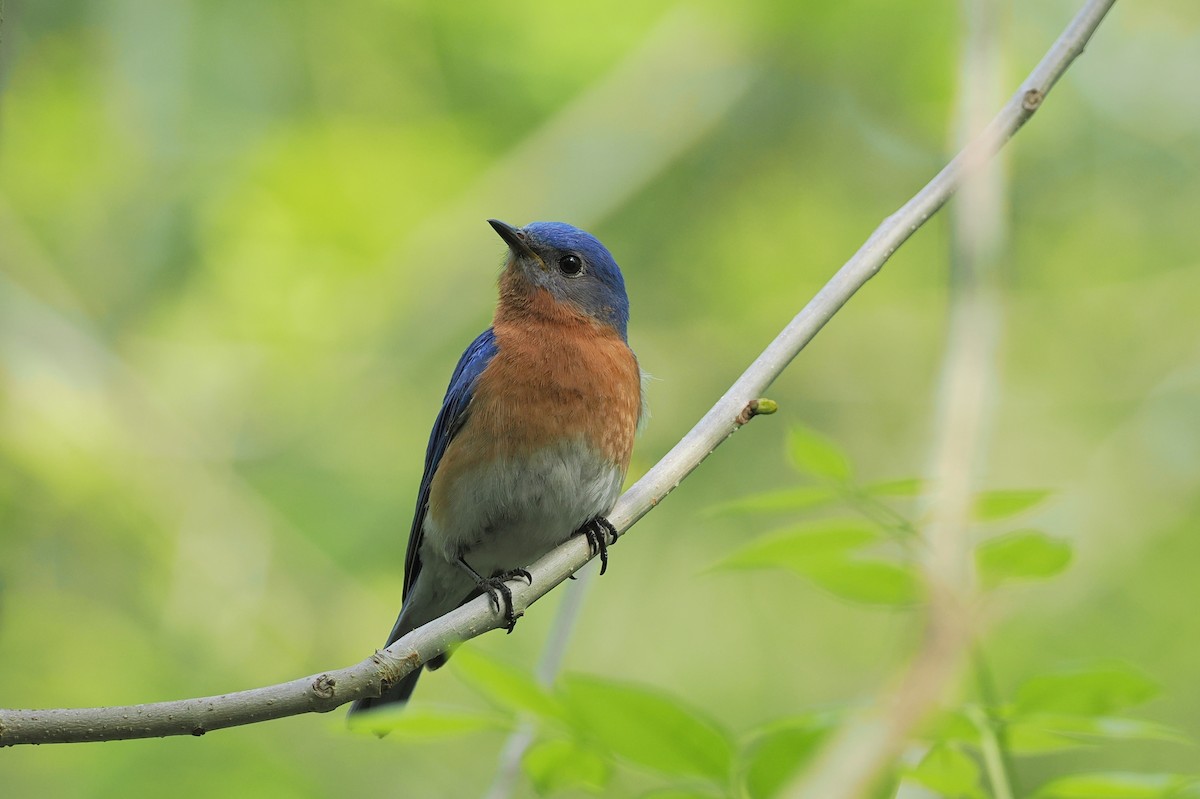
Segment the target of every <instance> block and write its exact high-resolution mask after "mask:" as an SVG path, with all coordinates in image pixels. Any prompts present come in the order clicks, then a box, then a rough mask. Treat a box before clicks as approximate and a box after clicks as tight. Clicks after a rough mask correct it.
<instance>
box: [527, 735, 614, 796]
mask: <svg viewBox="0 0 1200 799" xmlns="http://www.w3.org/2000/svg"><path fill="white" fill-rule="evenodd" d="M521 766H522V768H524V769H525V773H526V774H527V775H528V776H529V781H530V782H532V783H533V787H534V788H535V789H536V790H537V792H538V793H539V794H542V795H543V796H545V795H548V794H552V793H556V792H558V791H564V790H572V789H583V790H585V791H591V792H592V793H600V792H601V791H603V790H604V789H605V787H607V785H608V781H609V779H610V778H611V777H612V769H611V768H610V767H609V765H608V762H607V761H605V759H604V758H602V757H601V756H600V755H598V754H596V753H595V752H594V751H592V750H591V749H587V748H585V747H582V746H580V745H579V744H577V743H574V742H572V741H557V740H556V741H539V742H538V743H536V744H534V745H533V746H531V747H530V748H529V751H528V752H526V753H525V757H524V758H523V759H522V760H521Z"/></svg>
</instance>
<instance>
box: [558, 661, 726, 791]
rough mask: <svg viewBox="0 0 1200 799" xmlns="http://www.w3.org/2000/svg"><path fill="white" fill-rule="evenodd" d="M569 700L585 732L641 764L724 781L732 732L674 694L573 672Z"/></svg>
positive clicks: (582, 731) (581, 728) (619, 753)
mask: <svg viewBox="0 0 1200 799" xmlns="http://www.w3.org/2000/svg"><path fill="white" fill-rule="evenodd" d="M566 701H567V704H568V706H569V707H570V709H571V710H572V711H573V712H574V714H575V716H576V718H577V721H578V727H577V732H578V733H579V734H580V735H584V736H587V737H589V738H590V739H592V740H594V741H596V742H597V743H599V744H600V745H602V746H604V747H606V748H607V749H609V750H611V751H612V752H613V753H615V754H617V755H620V756H621V757H623V758H625V759H627V760H629V761H631V762H633V763H637V764H638V765H642V766H646V767H647V768H651V769H654V770H656V771H660V772H663V773H666V774H676V775H685V776H696V777H704V778H706V779H710V780H714V781H716V782H719V783H722V784H724V783H725V782H727V781H728V779H729V772H730V769H731V766H732V762H733V743H732V741H731V739H730V736H729V733H728V732H726V731H725V729H724V728H722V727H721V726H720V725H718V724H717V723H716V722H714V721H712V720H711V719H709V718H708V717H707V716H706V715H704V714H703V713H702V712H701V711H698V710H696V709H694V708H692V707H690V706H688V705H687V704H685V703H684V702H681V701H679V700H678V699H676V698H675V697H673V696H670V695H669V694H666V693H663V692H661V691H657V690H654V689H651V688H645V687H642V686H638V685H631V684H629V683H619V682H614V681H609V680H600V679H597V678H594V677H583V676H573V677H571V678H569V679H568V680H567V681H566Z"/></svg>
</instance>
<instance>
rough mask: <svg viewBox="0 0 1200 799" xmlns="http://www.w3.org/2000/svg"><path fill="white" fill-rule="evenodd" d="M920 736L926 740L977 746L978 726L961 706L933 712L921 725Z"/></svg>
mask: <svg viewBox="0 0 1200 799" xmlns="http://www.w3.org/2000/svg"><path fill="white" fill-rule="evenodd" d="M920 737H921V738H922V739H923V740H926V741H938V742H942V743H949V742H954V743H960V744H969V745H971V746H975V747H978V746H979V728H978V727H976V726H975V722H973V721H972V720H971V719H970V717H969V716H967V713H966V712H965V709H963V708H955V709H952V710H943V711H940V712H938V713H935V714H934V715H933V717H932V718H930V719H929V721H927V722H926V723H925V725H924V726H923V729H922V731H921V735H920Z"/></svg>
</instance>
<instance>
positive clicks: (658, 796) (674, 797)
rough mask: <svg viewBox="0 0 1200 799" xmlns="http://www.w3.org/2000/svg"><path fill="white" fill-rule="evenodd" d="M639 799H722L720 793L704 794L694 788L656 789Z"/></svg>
mask: <svg viewBox="0 0 1200 799" xmlns="http://www.w3.org/2000/svg"><path fill="white" fill-rule="evenodd" d="M639 799H722V795H721V794H719V793H703V792H701V791H698V790H695V789H693V788H656V789H655V790H653V791H650V792H649V793H644V794H642V795H641V796H640V797H639Z"/></svg>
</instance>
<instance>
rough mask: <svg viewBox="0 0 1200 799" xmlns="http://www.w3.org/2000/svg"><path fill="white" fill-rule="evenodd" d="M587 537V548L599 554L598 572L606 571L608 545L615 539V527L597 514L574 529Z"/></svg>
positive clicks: (578, 533)
mask: <svg viewBox="0 0 1200 799" xmlns="http://www.w3.org/2000/svg"><path fill="white" fill-rule="evenodd" d="M575 535H581V536H583V537H584V538H586V539H587V542H588V549H590V550H591V552H592V554H593V555H597V554H598V555H599V556H600V573H601V574H604V572H606V571H608V547H609V545H610V544H612V543H614V542H615V541H616V540H617V528H616V527H613V523H612V522H610V521H609V520H608V519H606V518H604V517H603V516H597V517H595V518H594V519H591V520H590V521H587V522H585V523H584V525H583V526H582V527H580V528H579V529H578V530H576V531H575Z"/></svg>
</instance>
